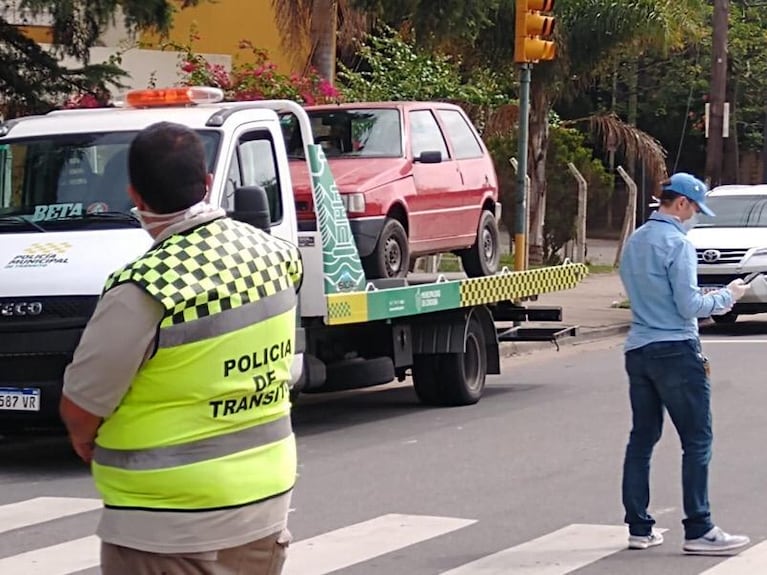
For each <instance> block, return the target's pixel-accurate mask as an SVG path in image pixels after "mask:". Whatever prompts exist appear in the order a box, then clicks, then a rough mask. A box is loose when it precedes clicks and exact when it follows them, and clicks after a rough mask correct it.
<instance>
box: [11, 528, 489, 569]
mask: <svg viewBox="0 0 767 575" xmlns="http://www.w3.org/2000/svg"><path fill="white" fill-rule="evenodd" d="M473 523H476V521H475V520H473V519H459V518H456V517H433V516H426V515H399V514H389V515H382V516H380V517H376V518H375V519H371V520H370V521H363V522H362V523H357V524H355V525H350V526H348V527H343V528H341V529H336V530H335V531H329V532H327V533H323V534H321V535H317V536H316V537H312V538H311V539H305V540H302V541H299V542H297V543H293V544H291V546H290V549H289V550H288V559H287V561H286V563H285V569H284V573H285V575H325V574H326V573H331V572H333V571H337V570H338V569H344V568H345V567H349V566H351V565H355V564H357V563H362V562H363V561H368V560H370V559H373V558H374V557H378V556H380V555H385V554H386V553H391V552H392V551H397V550H398V549H402V548H404V547H408V546H410V545H414V544H416V543H420V542H421V541H426V540H427V539H432V538H434V537H438V536H440V535H444V534H446V533H450V532H451V531H456V530H458V529H461V528H463V527H466V526H468V525H471V524H473ZM0 573H2V570H1V569H0Z"/></svg>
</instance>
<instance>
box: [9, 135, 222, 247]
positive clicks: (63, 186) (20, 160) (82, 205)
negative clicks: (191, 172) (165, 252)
mask: <svg viewBox="0 0 767 575" xmlns="http://www.w3.org/2000/svg"><path fill="white" fill-rule="evenodd" d="M198 133H199V134H200V137H201V138H202V140H203V143H204V146H205V151H206V156H207V160H208V169H209V171H211V172H212V171H213V164H214V162H215V159H216V156H217V151H218V146H219V138H220V136H219V133H218V132H217V131H213V130H204V131H199V132H198ZM136 134H137V132H108V133H105V132H99V133H81V134H64V135H52V136H43V137H34V138H26V139H12V138H9V139H8V140H3V141H2V143H1V144H0V233H12V232H16V231H20V230H21V229H24V231H35V230H37V231H49V230H51V231H52V230H62V229H74V228H82V227H85V226H92V225H96V224H97V225H99V226H100V227H102V228H103V227H107V228H115V227H125V226H136V227H138V226H139V222H138V220H136V219H135V218H133V217H132V216H131V215H130V209H131V208H132V207H133V203H132V202H131V201H130V199H129V197H128V192H127V188H128V148H129V146H130V143H131V141H132V140H133V138H134V137H135V136H136Z"/></svg>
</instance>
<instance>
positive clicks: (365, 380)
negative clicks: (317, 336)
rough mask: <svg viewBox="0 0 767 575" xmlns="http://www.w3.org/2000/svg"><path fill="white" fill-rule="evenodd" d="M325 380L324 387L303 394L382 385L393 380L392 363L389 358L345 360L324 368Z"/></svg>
mask: <svg viewBox="0 0 767 575" xmlns="http://www.w3.org/2000/svg"><path fill="white" fill-rule="evenodd" d="M325 369H326V373H327V379H326V380H325V383H324V385H322V386H320V387H317V388H314V389H308V390H306V391H305V393H328V392H333V391H347V390H351V389H362V388H365V387H373V386H375V385H384V384H387V383H389V382H391V381H393V380H394V378H395V377H396V375H395V372H394V363H393V362H392V360H391V358H389V357H373V358H370V359H364V358H361V357H359V358H354V359H345V360H343V361H339V362H336V363H331V364H329V365H327V366H326V368H325Z"/></svg>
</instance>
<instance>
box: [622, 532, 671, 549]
mask: <svg viewBox="0 0 767 575" xmlns="http://www.w3.org/2000/svg"><path fill="white" fill-rule="evenodd" d="M661 543H663V534H662V533H660V532H659V531H653V532H652V533H650V534H649V535H629V549H647V548H648V547H655V546H656V545H660V544H661Z"/></svg>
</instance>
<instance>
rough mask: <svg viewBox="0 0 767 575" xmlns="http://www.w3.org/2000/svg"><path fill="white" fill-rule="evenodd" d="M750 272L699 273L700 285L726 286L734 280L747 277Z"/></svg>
mask: <svg viewBox="0 0 767 575" xmlns="http://www.w3.org/2000/svg"><path fill="white" fill-rule="evenodd" d="M747 275H748V274H706V275H698V285H701V286H726V285H727V284H728V283H730V282H731V281H733V280H736V279H738V278H745V277H746V276H747Z"/></svg>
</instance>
